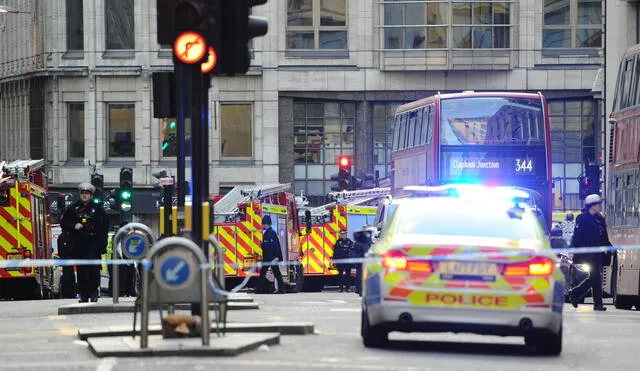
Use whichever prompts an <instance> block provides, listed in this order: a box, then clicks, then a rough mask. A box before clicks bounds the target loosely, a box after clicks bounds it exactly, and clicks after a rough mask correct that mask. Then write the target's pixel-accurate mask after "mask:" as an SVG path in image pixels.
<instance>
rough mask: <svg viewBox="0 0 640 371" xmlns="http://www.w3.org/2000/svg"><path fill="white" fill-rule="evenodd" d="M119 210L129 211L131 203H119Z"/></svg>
mask: <svg viewBox="0 0 640 371" xmlns="http://www.w3.org/2000/svg"><path fill="white" fill-rule="evenodd" d="M120 210H122V211H125V212H126V211H131V202H129V201H123V202H121V203H120Z"/></svg>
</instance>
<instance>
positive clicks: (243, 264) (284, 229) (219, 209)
mask: <svg viewBox="0 0 640 371" xmlns="http://www.w3.org/2000/svg"><path fill="white" fill-rule="evenodd" d="M290 188H291V185H290V184H271V185H259V186H238V187H235V188H233V189H232V190H231V191H230V192H229V193H227V194H226V195H225V196H224V197H222V198H221V199H219V200H218V202H216V203H215V204H214V207H213V213H214V225H213V233H214V234H215V236H216V237H217V239H218V241H219V242H220V244H221V246H222V247H223V248H224V263H225V264H224V273H225V279H226V282H227V286H228V287H234V286H236V285H237V284H238V283H240V282H241V281H242V280H243V279H245V277H246V276H247V275H248V274H250V271H251V268H253V267H254V266H255V265H256V263H257V262H259V261H261V260H262V247H261V242H262V218H263V217H264V216H265V215H269V216H271V220H272V222H273V225H272V227H273V229H274V230H275V231H276V233H277V234H278V236H279V237H280V245H281V248H282V256H283V260H284V261H282V262H280V264H281V266H280V271H281V272H282V277H283V280H284V283H285V285H286V286H287V287H286V289H287V291H290V292H298V291H300V289H301V288H302V285H303V279H304V276H303V274H302V264H301V251H300V242H299V235H300V233H301V232H300V230H301V229H300V225H299V220H298V208H297V204H296V199H295V196H294V194H292V193H289V192H287V190H289V189H290ZM253 275H254V276H256V277H257V276H258V272H254V273H253ZM267 278H268V279H269V280H270V281H272V282H273V275H272V273H271V271H270V270H269V273H268V275H267Z"/></svg>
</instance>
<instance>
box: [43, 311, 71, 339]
mask: <svg viewBox="0 0 640 371" xmlns="http://www.w3.org/2000/svg"><path fill="white" fill-rule="evenodd" d="M47 318H49V319H50V320H51V321H52V323H53V326H54V327H55V328H56V329H57V330H58V335H62V336H76V335H78V329H77V328H75V327H73V325H71V324H70V323H69V322H66V321H65V320H66V319H67V316H63V315H51V316H47Z"/></svg>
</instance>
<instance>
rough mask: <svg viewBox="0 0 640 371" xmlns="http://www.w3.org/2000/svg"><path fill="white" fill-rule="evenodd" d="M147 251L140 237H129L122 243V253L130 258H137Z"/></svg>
mask: <svg viewBox="0 0 640 371" xmlns="http://www.w3.org/2000/svg"><path fill="white" fill-rule="evenodd" d="M146 251H147V249H146V241H145V239H143V238H142V237H140V236H136V235H133V236H129V237H126V238H125V241H124V252H125V254H126V255H127V256H128V257H130V258H133V259H135V258H139V257H141V256H143V255H144V253H145V252H146Z"/></svg>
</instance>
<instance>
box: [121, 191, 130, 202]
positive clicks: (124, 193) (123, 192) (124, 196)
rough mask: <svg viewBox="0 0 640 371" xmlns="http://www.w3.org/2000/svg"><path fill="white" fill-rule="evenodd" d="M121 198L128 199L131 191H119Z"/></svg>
mask: <svg viewBox="0 0 640 371" xmlns="http://www.w3.org/2000/svg"><path fill="white" fill-rule="evenodd" d="M120 199H121V200H130V199H131V191H122V192H120Z"/></svg>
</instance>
